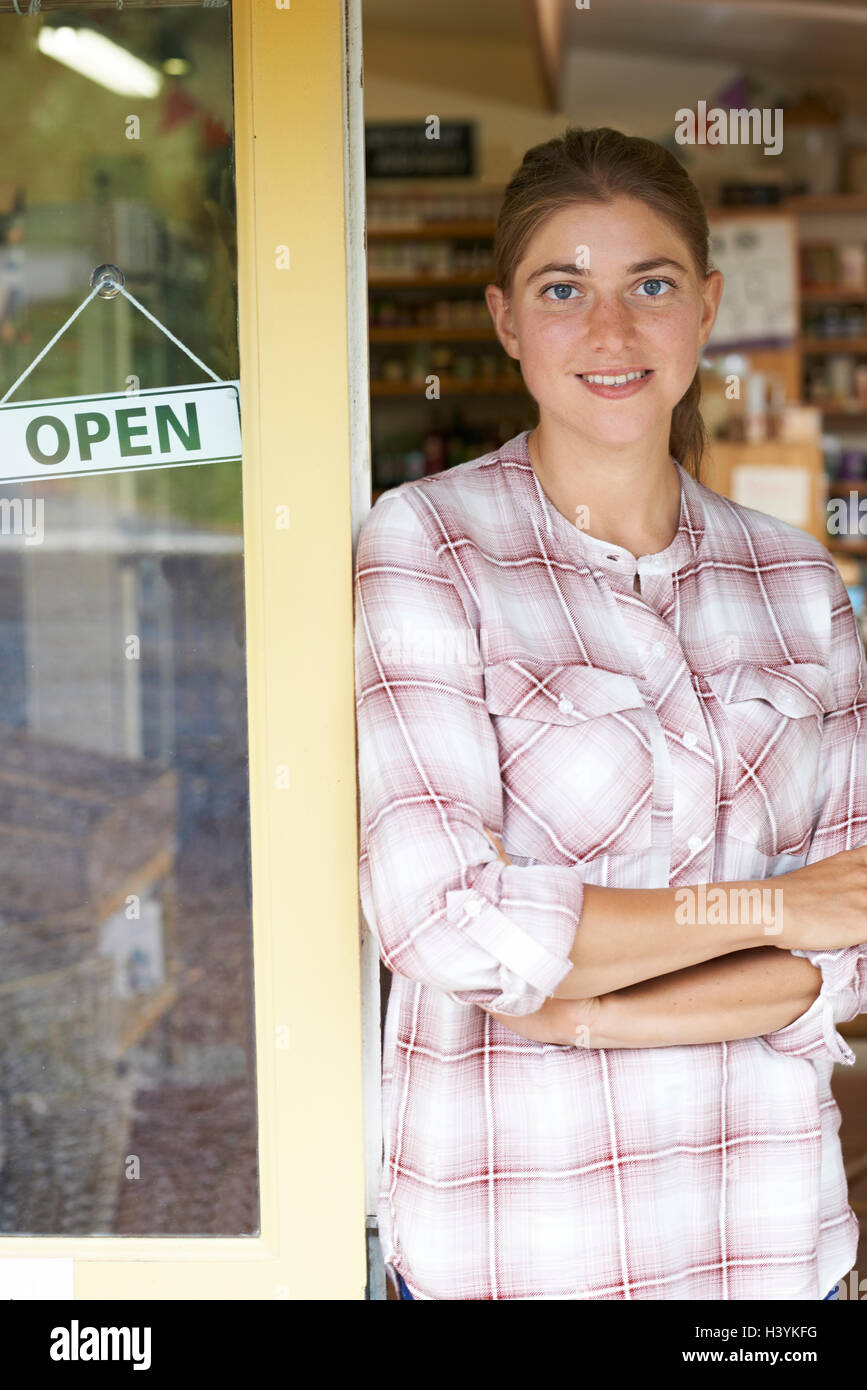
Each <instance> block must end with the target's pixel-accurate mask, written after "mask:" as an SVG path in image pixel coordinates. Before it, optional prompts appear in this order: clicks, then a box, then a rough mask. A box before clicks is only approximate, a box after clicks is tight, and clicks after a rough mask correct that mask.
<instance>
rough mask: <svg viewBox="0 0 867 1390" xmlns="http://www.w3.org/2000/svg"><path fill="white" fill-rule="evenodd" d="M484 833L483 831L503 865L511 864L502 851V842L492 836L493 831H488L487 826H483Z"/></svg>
mask: <svg viewBox="0 0 867 1390" xmlns="http://www.w3.org/2000/svg"><path fill="white" fill-rule="evenodd" d="M484 831H485V834H486V835H487V837H488V839H489V840H490V841H491V843H492V844H493V846H494V849H495V850H496V851H497V854H498V855H499V857H500V859H502V861H503V863H504V864H511V862H512V861H511V859H510V858H509V856H508V854H507V853H506V851H505V850H504V849H503V842H502V840H499V839H498V838H497V836H496V835H495V834H494V832H493V830H489V829H488V827H487V826H484Z"/></svg>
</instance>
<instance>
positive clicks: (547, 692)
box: [485, 657, 645, 724]
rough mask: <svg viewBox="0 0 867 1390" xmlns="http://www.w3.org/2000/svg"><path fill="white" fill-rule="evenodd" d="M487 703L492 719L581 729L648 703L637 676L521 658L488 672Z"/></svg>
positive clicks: (494, 666) (497, 663)
mask: <svg viewBox="0 0 867 1390" xmlns="http://www.w3.org/2000/svg"><path fill="white" fill-rule="evenodd" d="M485 702H486V704H487V707H488V709H489V711H490V712H491V714H503V715H510V716H511V717H513V718H515V719H538V720H540V721H542V722H544V723H546V724H581V723H583V722H584V720H585V719H592V718H594V717H595V716H596V715H598V714H610V713H612V712H613V711H615V710H620V709H641V708H642V707H643V706H644V704H645V701H644V699H643V697H642V695H641V692H640V691H639V689H638V686H637V685H636V683H635V680H634V679H633V677H632V676H628V675H621V674H620V673H619V672H617V671H604V670H602V669H600V668H599V667H597V666H583V665H576V664H574V663H572V662H568V663H563V662H551V661H546V662H537V661H527V660H525V659H524V658H522V657H520V658H519V657H515V658H513V659H512V660H511V661H498V662H496V663H495V664H494V665H493V666H487V667H486V668H485Z"/></svg>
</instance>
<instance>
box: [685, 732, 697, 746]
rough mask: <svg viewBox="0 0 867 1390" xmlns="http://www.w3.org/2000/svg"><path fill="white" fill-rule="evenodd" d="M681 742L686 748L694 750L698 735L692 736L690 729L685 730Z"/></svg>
mask: <svg viewBox="0 0 867 1390" xmlns="http://www.w3.org/2000/svg"><path fill="white" fill-rule="evenodd" d="M683 741H684V743H685V744H686V746H687V748H694V747H695V745H696V744H697V743H698V734H694V733H693V732H692V729H687V731H686V733H685V734H684V736H683Z"/></svg>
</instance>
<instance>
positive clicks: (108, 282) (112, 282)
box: [0, 273, 222, 405]
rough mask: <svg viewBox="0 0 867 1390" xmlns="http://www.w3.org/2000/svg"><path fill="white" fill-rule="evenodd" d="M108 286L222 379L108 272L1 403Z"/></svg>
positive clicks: (199, 364)
mask: <svg viewBox="0 0 867 1390" xmlns="http://www.w3.org/2000/svg"><path fill="white" fill-rule="evenodd" d="M107 286H110V287H111V289H113V290H114V291H115V292H116V293H119V294H122V295H123V296H124V298H125V299H128V300H129V302H130V304H133V305H135V307H136V309H138V310H139V311H140V313H142V314H144V316H145V318H146V319H150V321H151V323H153V324H155V325H156V327H157V328H158V329H159V330H160V332H161V333H165V335H166V337H167V338H170V339H171V341H172V342H173V343H174V344H175V346H176V347H179V348H180V349H181V351H182V352H185V353H186V354H187V356H188V357H189V358H191V360H192V361H193V362H195V364H196V366H197V367H201V369H202V371H203V372H207V374H208V376H209V377H211V378H212V379H213V380H214V381H222V377H219V376H217V373H216V372H212V371H211V369H210V367H208V366H207V365H206V364H205V363H204V362H203V361H202V360H201V358H200V357H197V356H196V354H195V353H194V352H191V351H190V349H189V348H188V347H187V346H186V345H185V344H184V343H182V342H181V340H180V338H176V337H175V335H174V333H172V332H170V331H169V329H168V328H166V326H165V324H164V323H160V321H159V319H158V318H157V317H156V316H155V315H154V314H152V313H151V311H150V309H146V308H145V306H144V305H143V304H140V303H139V301H138V300H137V299H136V297H135V295H134V294H130V292H129V290H127V289H125V288H124V286H123V285H122V284H121V283H120V281H119V280H118V279H117V278H116V276H115V275H113V274H110V273H107V274H105V275H102V276H100V278H98V279H97V281H96V284H95V285H94V287H93V289H92V290H91V291H90V294H89V295H88V296H87V298H86V299H84V300H83V301H82V302H81V304H79V306H78V308H77V309H76V310H75V311H74V312H73V313H71V314H70V316H69V318H68V319H67V320H66V323H65V324H64V325H63V327H62V328H59V329H58V331H57V332H56V333H55V335H54V337H53V338H52V339H51V341H50V342H49V343H46V344H45V347H44V348H43V349H42V351H41V352H40V353H39V354H38V355H37V356H36V357H34V359H33V361H32V362H31V363H30V366H29V367H26V368H25V370H24V371H23V372H22V373H21V375H20V377H19V378H18V380H17V381H15V382H13V383H12V385H11V386H10V387H9V390H8V391H7V392H6V394H5V396H3V397H0V405H5V403H6V401H8V399H9V397H10V396H11V395H12V393H13V391H17V390H18V387H19V386H20V385H21V383H22V381H24V380H25V378H26V377H28V376H29V375H30V373H31V372H32V371H33V369H34V367H38V365H39V363H40V362H41V361H42V359H43V357H45V356H46V355H47V354H48V353H49V352H50V351H51V349H52V348H53V347H54V344H55V343H56V342H57V341H58V339H59V338H62V337H63V335H64V333H65V332H66V330H67V328H69V326H70V324H72V323H74V322H75V320H76V319H77V318H78V315H79V314H80V313H81V312H82V311H83V310H84V309H86V308H87V306H88V304H89V303H90V301H91V300H92V299H93V298H94V297H95V296H96V295H98V294H100V293H101V294H102V297H103V298H105V297H106V296H105V290H106V287H107ZM113 297H114V296H112V298H113Z"/></svg>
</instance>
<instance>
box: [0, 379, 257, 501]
mask: <svg viewBox="0 0 867 1390" xmlns="http://www.w3.org/2000/svg"><path fill="white" fill-rule="evenodd" d="M238 386H239V383H238V382H237V381H219V382H206V383H203V384H202V385H194V386H169V387H163V388H160V389H157V390H146V391H137V392H135V394H132V395H131V394H129V393H127V392H117V393H115V394H113V395H108V396H72V397H69V398H67V399H63V400H42V401H22V402H10V403H9V404H7V405H3V406H0V478H2V479H4V480H5V481H6V482H24V481H27V480H29V479H31V478H46V477H48V478H71V477H76V476H77V475H78V474H79V473H118V472H126V471H128V470H130V469H139V468H175V467H178V466H180V465H188V464H195V463H217V462H219V461H224V460H227V459H234V460H237V461H239V462H240V459H241V415H240V398H239V392H238Z"/></svg>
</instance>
